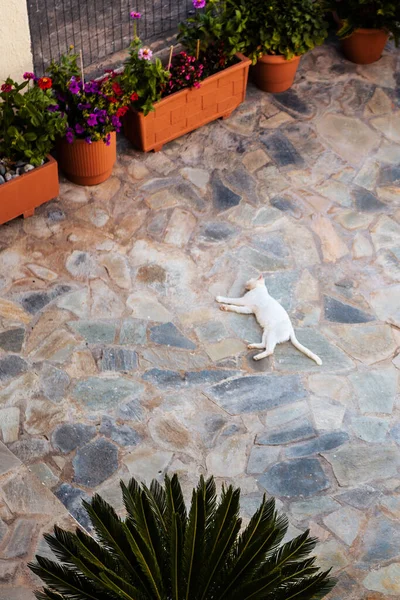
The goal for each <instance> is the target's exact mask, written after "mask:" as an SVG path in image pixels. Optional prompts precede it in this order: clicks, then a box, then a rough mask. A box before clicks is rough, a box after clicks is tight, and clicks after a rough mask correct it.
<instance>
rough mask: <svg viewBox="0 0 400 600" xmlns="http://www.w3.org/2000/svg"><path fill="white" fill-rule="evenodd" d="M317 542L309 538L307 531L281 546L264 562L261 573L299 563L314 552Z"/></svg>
mask: <svg viewBox="0 0 400 600" xmlns="http://www.w3.org/2000/svg"><path fill="white" fill-rule="evenodd" d="M316 542H317V540H316V539H315V538H312V537H310V532H309V530H307V531H305V532H304V533H302V534H300V535H298V536H297V537H295V538H293V539H292V540H290V541H289V542H286V543H285V544H283V545H282V546H281V547H280V548H279V549H278V550H277V551H276V552H274V554H273V555H272V556H271V557H270V558H269V559H268V560H267V561H266V563H265V564H264V566H263V572H267V571H273V570H275V569H280V568H282V567H283V565H286V564H290V563H293V562H296V561H299V560H301V559H303V558H305V557H306V556H309V554H310V553H311V552H312V551H313V550H314V548H315V544H316Z"/></svg>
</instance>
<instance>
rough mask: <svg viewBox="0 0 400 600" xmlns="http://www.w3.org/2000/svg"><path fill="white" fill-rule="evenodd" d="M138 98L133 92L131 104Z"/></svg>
mask: <svg viewBox="0 0 400 600" xmlns="http://www.w3.org/2000/svg"><path fill="white" fill-rule="evenodd" d="M138 98H139V96H138V95H137V93H136V92H133V94H132V95H131V100H132V102H135V100H137V99H138Z"/></svg>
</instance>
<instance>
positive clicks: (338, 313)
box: [324, 296, 375, 323]
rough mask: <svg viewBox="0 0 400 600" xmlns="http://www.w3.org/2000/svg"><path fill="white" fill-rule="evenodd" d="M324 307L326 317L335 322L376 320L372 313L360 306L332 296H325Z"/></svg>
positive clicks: (367, 321)
mask: <svg viewBox="0 0 400 600" xmlns="http://www.w3.org/2000/svg"><path fill="white" fill-rule="evenodd" d="M324 309H325V319H327V320H328V321H333V322H334V323H369V322H370V321H374V320H375V319H374V317H373V316H372V315H368V314H367V313H365V312H364V311H362V310H360V309H359V308H355V307H354V306H351V305H350V304H345V303H344V302H341V301H340V300H337V299H336V298H331V297H330V296H324Z"/></svg>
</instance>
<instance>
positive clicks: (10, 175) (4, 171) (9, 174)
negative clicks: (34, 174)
mask: <svg viewBox="0 0 400 600" xmlns="http://www.w3.org/2000/svg"><path fill="white" fill-rule="evenodd" d="M43 164H44V163H43ZM34 168H35V167H34V166H33V165H31V164H30V163H29V162H27V161H23V160H19V161H17V162H16V163H13V164H11V163H9V162H8V161H6V160H4V159H3V160H0V185H1V184H2V183H6V181H11V179H15V178H16V177H19V176H20V175H23V174H24V173H29V171H32V170H33V169H34Z"/></svg>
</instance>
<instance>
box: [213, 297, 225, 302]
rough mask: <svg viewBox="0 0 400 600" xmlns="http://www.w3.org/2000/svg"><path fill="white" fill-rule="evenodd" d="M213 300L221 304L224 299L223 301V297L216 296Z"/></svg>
mask: <svg viewBox="0 0 400 600" xmlns="http://www.w3.org/2000/svg"><path fill="white" fill-rule="evenodd" d="M215 300H216V301H217V302H223V301H224V299H223V297H222V296H217V297H216V298H215Z"/></svg>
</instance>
